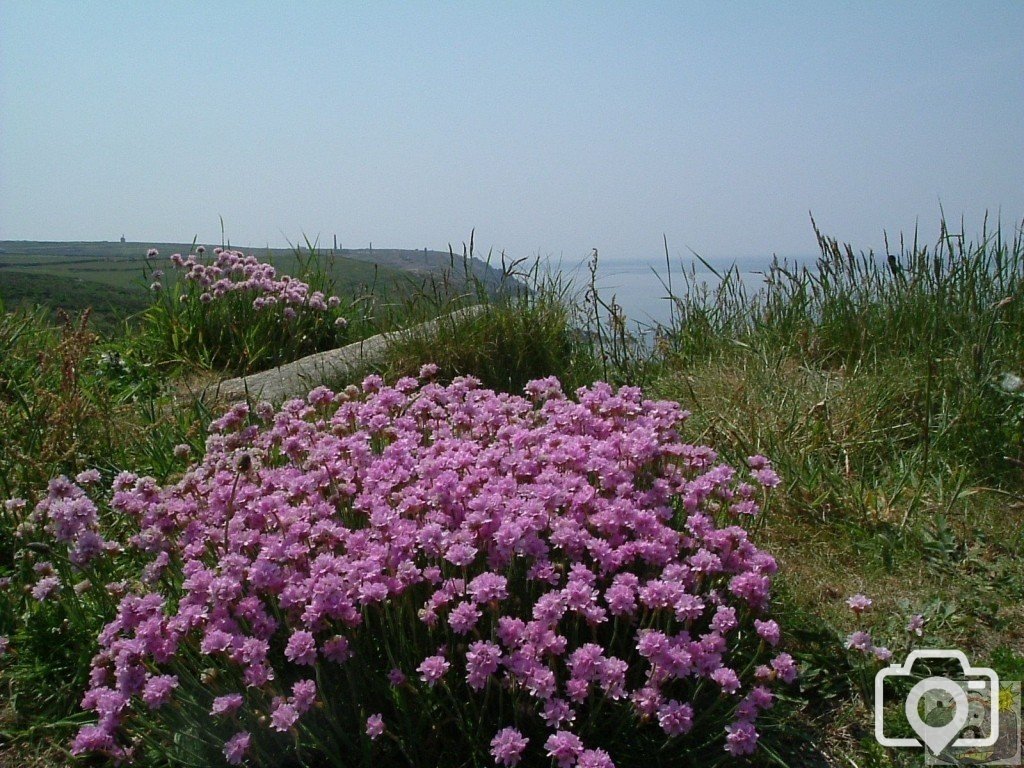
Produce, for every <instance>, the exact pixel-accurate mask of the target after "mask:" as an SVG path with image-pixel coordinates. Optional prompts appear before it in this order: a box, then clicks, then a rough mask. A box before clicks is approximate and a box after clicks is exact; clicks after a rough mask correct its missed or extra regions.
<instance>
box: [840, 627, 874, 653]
mask: <svg viewBox="0 0 1024 768" xmlns="http://www.w3.org/2000/svg"><path fill="white" fill-rule="evenodd" d="M846 647H847V648H849V649H851V650H854V651H860V652H861V653H871V650H872V649H873V648H874V647H875V645H874V643H873V642H872V640H871V634H870V633H869V632H864V631H857V632H853V633H851V634H850V635H849V636H848V637H847V638H846Z"/></svg>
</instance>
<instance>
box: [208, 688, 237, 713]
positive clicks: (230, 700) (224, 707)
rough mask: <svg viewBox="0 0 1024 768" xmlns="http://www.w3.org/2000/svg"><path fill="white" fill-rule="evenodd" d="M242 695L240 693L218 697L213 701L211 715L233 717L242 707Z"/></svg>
mask: <svg viewBox="0 0 1024 768" xmlns="http://www.w3.org/2000/svg"><path fill="white" fill-rule="evenodd" d="M242 701H243V700H242V694H240V693H229V694H226V695H224V696H218V697H217V698H215V699H214V700H213V705H212V706H211V707H210V714H211V715H233V714H234V713H235V712H237V711H238V710H239V708H241V706H242Z"/></svg>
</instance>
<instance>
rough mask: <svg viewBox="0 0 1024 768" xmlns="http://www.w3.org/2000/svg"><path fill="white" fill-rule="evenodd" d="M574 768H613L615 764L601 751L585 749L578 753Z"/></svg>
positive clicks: (609, 756)
mask: <svg viewBox="0 0 1024 768" xmlns="http://www.w3.org/2000/svg"><path fill="white" fill-rule="evenodd" d="M576 768H615V763H613V762H612V758H611V755H609V754H608V753H607V752H605V751H604V750H603V749H585V750H583V751H582V752H581V753H580V757H579V760H578V761H577V763H576Z"/></svg>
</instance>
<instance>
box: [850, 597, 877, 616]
mask: <svg viewBox="0 0 1024 768" xmlns="http://www.w3.org/2000/svg"><path fill="white" fill-rule="evenodd" d="M846 604H847V606H849V608H850V610H851V611H853V612H854V613H855V614H857V615H858V616H860V615H861V614H862V613H864V611H866V610H868V609H869V608H870V607H871V604H872V600H871V598H870V597H868V596H866V595H861V594H856V595H854V596H853V597H848V598H846Z"/></svg>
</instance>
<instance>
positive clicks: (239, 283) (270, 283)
mask: <svg viewBox="0 0 1024 768" xmlns="http://www.w3.org/2000/svg"><path fill="white" fill-rule="evenodd" d="M213 252H214V255H215V258H214V260H213V262H212V263H211V264H204V263H203V262H202V261H200V260H199V259H197V258H196V254H189V255H188V256H187V257H182V255H181V254H180V253H175V254H173V255H172V256H171V263H172V264H173V265H174V266H175V267H177V268H179V269H183V270H185V275H184V277H185V281H186V283H192V284H194V285H196V286H198V287H199V288H200V289H201V291H202V292H201V293H200V296H199V299H200V301H202V302H203V303H204V304H206V303H209V302H211V301H213V300H214V299H219V298H221V297H222V296H226V295H228V294H232V293H239V292H241V293H248V294H251V295H253V296H254V298H253V302H252V303H253V308H255V309H262V308H263V307H272V306H274V305H277V304H280V305H282V306H284V307H285V309H286V314H289V313H294V312H295V309H294V308H296V307H303V308H309V309H312V310H317V311H324V310H327V309H328V308H330V309H334V308H335V307H337V306H338V305H339V304H340V299H339V298H338V297H337V296H330V297H328V296H325V295H324V293H323V292H322V291H311V290H310V287H309V285H308V284H306V283H304V282H303V281H301V280H298V279H296V278H294V277H291V276H290V275H281V276H278V274H277V270H276V269H275V268H274V267H273V265H271V264H267V263H265V262H261V261H260V260H259V259H258V258H256V257H255V256H253V255H252V254H249V255H246V254H244V253H242V252H241V251H232V250H228V249H222V248H214V250H213ZM199 255H201V254H199ZM154 290H159V289H158V288H157V289H154Z"/></svg>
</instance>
